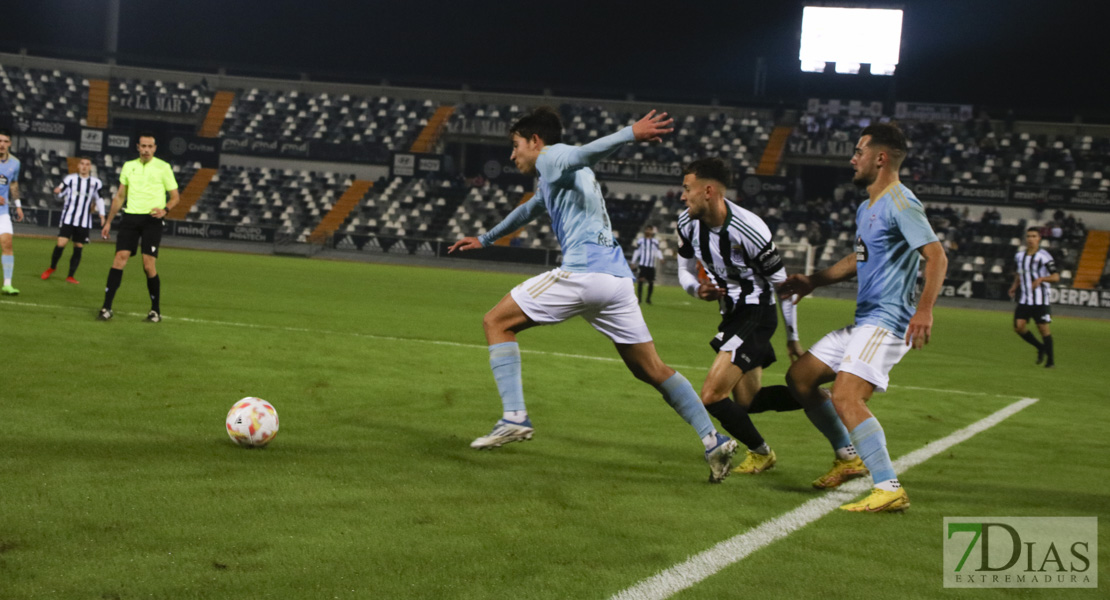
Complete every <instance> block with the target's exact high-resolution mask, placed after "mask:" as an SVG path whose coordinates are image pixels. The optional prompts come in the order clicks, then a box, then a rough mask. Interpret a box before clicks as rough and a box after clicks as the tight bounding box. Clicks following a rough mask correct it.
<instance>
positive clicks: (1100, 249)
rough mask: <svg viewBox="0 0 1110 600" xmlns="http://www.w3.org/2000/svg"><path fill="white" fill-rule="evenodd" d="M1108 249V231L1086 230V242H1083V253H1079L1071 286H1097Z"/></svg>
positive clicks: (1092, 287) (1079, 287) (1093, 287)
mask: <svg viewBox="0 0 1110 600" xmlns="http://www.w3.org/2000/svg"><path fill="white" fill-rule="evenodd" d="M1108 250H1110V231H1098V230H1091V231H1088V232H1087V242H1086V243H1085V244H1083V253H1082V254H1080V255H1079V266H1078V267H1077V268H1076V271H1075V280H1074V281H1073V282H1072V287H1074V288H1076V289H1080V290H1093V289H1095V287H1097V286H1098V281H1099V279H1100V278H1101V277H1102V272H1103V269H1105V268H1106V253H1107V251H1108Z"/></svg>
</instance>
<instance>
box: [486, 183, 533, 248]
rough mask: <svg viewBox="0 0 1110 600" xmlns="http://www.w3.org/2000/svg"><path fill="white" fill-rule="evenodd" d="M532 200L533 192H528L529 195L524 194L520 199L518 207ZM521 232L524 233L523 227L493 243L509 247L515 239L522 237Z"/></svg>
mask: <svg viewBox="0 0 1110 600" xmlns="http://www.w3.org/2000/svg"><path fill="white" fill-rule="evenodd" d="M531 199H532V192H528V193H526V194H524V195H523V196H521V197H520V202H519V203H517V206H520V205H521V204H524V203H525V202H527V201H529V200H531ZM521 231H524V228H523V227H521V228H520V229H517V230H516V231H514V232H512V233H510V234H509V235H507V236H505V237H503V238H501V239H499V240H497V241H496V242H494V243H493V245H494V246H508V245H510V244H512V243H513V240H514V239H516V238H517V237H519V236H520V232H521Z"/></svg>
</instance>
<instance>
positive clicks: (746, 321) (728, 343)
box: [709, 304, 779, 373]
mask: <svg viewBox="0 0 1110 600" xmlns="http://www.w3.org/2000/svg"><path fill="white" fill-rule="evenodd" d="M778 326H779V315H778V309H777V308H776V307H775V305H774V304H770V305H764V304H741V305H740V306H737V307H736V309H734V310H733V311H732V312H731V313H729V314H728V315H725V317H724V318H723V319H722V320H721V324H720V325H719V326H718V327H717V336H716V337H714V338H713V340H712V341H710V342H709V345H710V346H711V347H712V348H713V350H714V351H716V352H722V351H726V352H727V351H729V350H731V351H732V364H734V365H736V366H737V367H740V370H742V371H744V372H745V373H747V372H748V371H750V370H752V369H754V368H756V367H762V368H764V369H766V368H767V367H769V366H771V365H772V364H774V362H775V360H776V357H775V349H774V348H772V347H771V336H773V335H775V329H776V328H778Z"/></svg>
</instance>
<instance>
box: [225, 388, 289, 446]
mask: <svg viewBox="0 0 1110 600" xmlns="http://www.w3.org/2000/svg"><path fill="white" fill-rule="evenodd" d="M277 432H278V414H277V409H275V408H274V405H273V404H270V403H269V402H266V401H265V400H263V399H261V398H253V397H247V398H243V399H242V400H239V401H238V402H236V403H235V405H234V406H232V407H231V410H229V411H228V412H227V435H228V437H230V438H231V441H233V442H235V443H236V444H239V445H240V446H243V447H244V448H261V447H263V446H265V445H266V444H269V443H270V440H272V439H274V436H276V435H277Z"/></svg>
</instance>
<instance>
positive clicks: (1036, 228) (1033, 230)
mask: <svg viewBox="0 0 1110 600" xmlns="http://www.w3.org/2000/svg"><path fill="white" fill-rule="evenodd" d="M1030 231H1032V232H1034V233H1036V234H1037V235H1041V228H1040V227H1030V228H1029V229H1026V230H1025V233H1029V232H1030Z"/></svg>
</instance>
